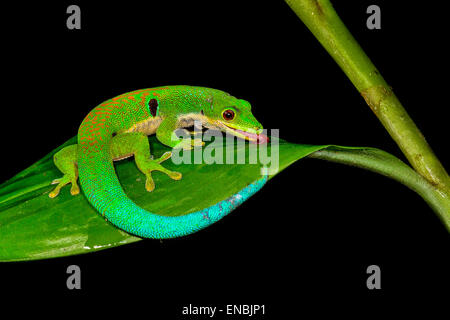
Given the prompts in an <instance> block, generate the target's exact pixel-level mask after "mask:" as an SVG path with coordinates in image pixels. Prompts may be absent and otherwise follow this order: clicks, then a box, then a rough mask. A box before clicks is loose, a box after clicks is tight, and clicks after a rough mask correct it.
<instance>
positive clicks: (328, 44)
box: [285, 0, 450, 197]
mask: <svg viewBox="0 0 450 320" xmlns="http://www.w3.org/2000/svg"><path fill="white" fill-rule="evenodd" d="M285 1H286V3H287V4H288V5H289V6H290V7H291V9H292V10H293V11H294V12H295V13H296V14H297V16H298V17H299V18H300V19H301V20H302V21H303V23H304V24H305V25H306V26H307V27H308V29H309V30H310V31H311V32H312V33H313V34H314V36H315V37H316V38H317V39H318V40H319V42H320V43H321V44H322V46H323V47H324V48H325V49H326V50H327V51H328V53H329V54H330V55H331V56H332V57H333V59H334V60H335V61H336V62H337V64H338V65H339V66H340V67H341V69H342V70H343V71H344V72H345V74H346V75H347V77H348V78H349V79H350V80H351V82H352V83H353V85H354V86H355V87H356V89H357V90H358V91H359V92H360V93H361V95H362V96H363V97H364V99H365V101H366V102H367V104H368V105H369V106H370V108H371V109H372V111H373V112H374V113H375V115H376V116H377V117H378V119H379V120H380V121H381V123H382V124H383V126H384V127H385V128H386V130H387V131H388V132H389V134H390V135H391V137H392V138H393V139H394V141H395V142H396V143H397V144H398V146H399V147H400V149H401V150H402V152H403V153H404V154H405V156H406V158H407V159H408V161H409V162H410V163H411V165H412V166H413V168H414V169H415V170H416V171H417V172H418V173H419V174H420V175H421V176H423V177H424V178H425V179H426V180H427V181H428V182H429V183H430V184H431V185H433V186H435V187H436V188H438V189H440V191H442V192H444V193H446V194H447V195H448V196H449V197H450V178H449V176H448V174H447V172H446V171H445V169H444V167H443V166H442V164H441V163H440V162H439V160H438V159H437V157H436V156H435V155H434V153H433V151H432V150H431V148H430V146H429V145H428V143H427V142H426V140H425V138H424V136H423V135H422V133H421V132H420V130H419V129H418V128H417V126H416V125H415V123H414V122H413V120H412V119H411V118H410V117H409V115H408V113H407V112H406V110H405V109H404V108H403V106H402V104H401V103H400V101H399V100H398V99H397V97H396V96H395V94H394V93H393V91H392V88H391V87H390V86H389V85H388V84H387V83H386V81H385V80H384V79H383V77H382V76H381V75H380V73H379V71H378V70H377V69H376V67H375V66H374V65H373V63H372V62H371V61H370V59H369V58H368V57H367V55H366V54H365V53H364V51H363V50H362V49H361V47H360V46H359V44H358V43H357V42H356V40H355V39H354V38H353V36H352V35H351V33H350V32H349V31H348V29H347V28H346V27H345V25H344V23H343V22H342V21H341V19H340V18H339V16H338V15H337V13H336V11H335V10H334V9H333V6H332V5H331V3H330V1H329V0H285Z"/></svg>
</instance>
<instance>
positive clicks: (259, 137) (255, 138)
mask: <svg viewBox="0 0 450 320" xmlns="http://www.w3.org/2000/svg"><path fill="white" fill-rule="evenodd" d="M220 123H221V124H222V125H223V126H224V127H225V128H226V131H229V132H232V133H233V135H235V136H236V137H239V138H242V139H245V140H248V141H250V142H252V143H256V144H263V143H268V142H269V137H268V136H266V135H265V134H257V133H253V132H249V131H243V130H239V129H236V128H233V127H231V126H229V125H226V124H225V123H223V122H220Z"/></svg>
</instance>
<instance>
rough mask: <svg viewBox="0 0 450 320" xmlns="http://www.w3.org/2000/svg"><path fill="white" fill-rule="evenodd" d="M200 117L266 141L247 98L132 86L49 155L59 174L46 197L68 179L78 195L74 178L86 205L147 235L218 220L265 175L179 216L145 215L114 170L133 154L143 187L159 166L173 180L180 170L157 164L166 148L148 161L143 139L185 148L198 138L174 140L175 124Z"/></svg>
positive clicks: (185, 230)
mask: <svg viewBox="0 0 450 320" xmlns="http://www.w3.org/2000/svg"><path fill="white" fill-rule="evenodd" d="M194 121H200V122H201V123H202V126H204V127H206V128H212V129H218V130H221V131H223V132H227V133H231V134H233V135H234V136H237V137H239V138H243V139H247V140H250V141H253V142H257V143H261V142H263V143H264V142H267V140H268V138H267V137H266V136H264V135H262V134H261V132H262V130H263V127H262V125H261V124H260V123H259V122H258V121H257V120H256V119H255V117H254V116H253V114H252V112H251V106H250V103H249V102H247V101H245V100H242V99H237V98H235V97H233V96H231V95H229V94H228V93H225V92H223V91H220V90H216V89H210V88H204V87H192V86H166V87H157V88H150V89H142V90H136V91H132V92H129V93H125V94H122V95H119V96H117V97H115V98H112V99H109V100H107V101H105V102H103V103H101V104H100V105H98V106H97V107H95V108H94V109H93V110H92V111H91V112H90V113H89V114H88V115H87V116H86V117H85V119H84V120H83V122H82V124H81V126H80V128H79V130H78V144H77V145H71V146H68V147H65V148H63V149H62V150H60V151H59V152H57V153H56V154H55V155H54V163H55V165H56V166H57V167H58V169H59V170H60V171H61V172H62V173H63V177H62V178H61V179H56V180H54V181H53V184H57V186H56V188H54V190H53V191H51V192H50V193H49V197H50V198H54V197H56V196H58V194H59V192H60V190H61V188H62V187H64V186H65V185H67V184H71V189H70V193H71V194H72V195H76V194H78V193H80V188H79V187H78V184H77V180H78V177H79V179H80V184H81V187H82V189H83V192H84V194H85V196H86V198H87V199H88V201H89V202H90V203H91V205H92V206H93V207H94V208H95V209H96V210H97V211H98V212H99V213H100V214H101V215H102V216H104V217H105V219H106V220H107V221H109V222H111V223H112V224H113V225H115V226H116V227H118V228H120V229H122V230H125V231H126V232H129V233H131V234H134V235H137V236H140V237H145V238H159V239H161V238H173V237H178V236H182V235H186V234H189V233H193V232H195V231H198V230H200V229H202V228H205V227H206V226H208V225H210V224H212V223H214V222H215V221H217V220H219V219H221V218H222V217H223V216H224V215H226V214H228V213H229V212H231V211H232V210H233V209H234V208H236V207H237V206H238V205H240V204H241V203H242V202H244V201H245V200H246V199H248V198H249V197H250V196H251V195H253V194H254V193H255V192H257V191H258V190H259V189H260V188H261V187H262V186H263V185H264V183H265V182H266V181H267V176H263V178H261V179H259V180H257V181H255V182H254V183H252V184H250V185H249V186H247V187H246V188H244V189H242V190H241V191H239V192H238V193H237V194H235V195H233V196H231V197H230V198H228V199H225V200H223V201H221V202H219V203H217V204H215V205H213V206H211V207H209V208H206V209H204V210H201V211H197V212H193V213H189V214H186V215H183V216H177V217H164V216H161V215H157V214H154V213H151V212H148V211H146V210H144V209H142V208H140V207H139V206H137V205H136V204H135V203H134V202H132V201H131V200H130V199H129V198H128V197H127V196H126V194H125V193H124V191H123V189H122V187H121V185H120V182H119V180H118V178H117V175H116V173H115V170H114V166H113V161H117V160H121V159H125V158H128V157H131V156H134V159H135V162H136V165H137V167H138V168H139V170H140V171H141V172H142V173H144V174H145V176H146V182H145V188H146V190H147V191H152V190H153V189H154V188H155V183H154V181H153V179H152V175H151V174H152V171H160V172H163V173H165V174H167V175H168V176H169V177H170V178H172V179H174V180H180V179H181V178H182V175H181V173H179V172H175V171H170V170H168V169H166V168H164V167H163V166H162V165H161V163H162V162H163V161H165V160H167V159H169V158H170V157H171V152H166V153H165V154H163V155H162V156H161V157H160V158H158V159H152V157H151V155H150V147H149V143H148V139H147V136H148V135H151V134H156V137H157V139H158V140H159V141H160V142H161V143H163V144H164V145H167V146H169V147H172V148H183V149H191V148H192V147H193V146H196V145H204V142H202V141H200V143H198V142H196V141H197V139H179V138H177V137H176V136H175V135H174V134H173V133H174V131H175V130H176V129H177V128H183V127H190V126H192V125H193V124H194Z"/></svg>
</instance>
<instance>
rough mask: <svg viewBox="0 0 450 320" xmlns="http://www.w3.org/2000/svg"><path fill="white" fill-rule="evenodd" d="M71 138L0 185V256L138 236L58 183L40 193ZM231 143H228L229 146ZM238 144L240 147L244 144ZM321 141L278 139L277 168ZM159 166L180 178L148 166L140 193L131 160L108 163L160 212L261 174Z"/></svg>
mask: <svg viewBox="0 0 450 320" xmlns="http://www.w3.org/2000/svg"><path fill="white" fill-rule="evenodd" d="M149 141H150V147H151V150H152V154H153V155H154V156H155V157H159V156H160V155H162V154H163V153H164V152H166V151H168V150H169V148H167V147H165V146H163V145H162V144H161V143H159V142H157V140H156V139H155V137H154V136H153V137H150V138H149ZM75 142H76V138H75V137H74V138H72V139H70V140H69V141H67V142H66V143H65V144H63V145H62V146H60V147H58V148H56V149H55V150H53V151H52V152H51V153H49V154H48V155H47V156H45V157H44V158H42V159H41V160H39V161H38V162H37V163H35V164H34V165H32V166H31V167H29V168H28V169H26V170H24V171H22V172H20V173H19V174H17V175H16V176H14V177H13V178H12V179H10V180H9V181H7V182H5V183H3V184H1V185H0V261H18V260H35V259H45V258H53V257H61V256H67V255H74V254H80V253H87V252H93V251H97V250H101V249H105V248H112V247H115V246H120V245H123V244H126V243H131V242H135V241H139V240H141V239H140V238H138V237H135V236H132V235H130V234H128V233H126V232H124V231H122V230H119V229H118V228H116V227H114V226H113V225H112V224H110V223H108V222H106V221H105V220H104V219H103V218H102V217H101V216H100V215H99V214H98V213H97V212H96V210H95V209H94V208H93V207H92V206H91V205H90V204H89V203H88V202H87V200H86V199H85V198H84V196H83V195H78V196H71V195H70V193H69V189H70V188H69V187H65V188H63V189H62V190H61V193H60V195H59V196H58V197H56V198H54V199H50V198H49V197H48V193H49V192H50V191H51V190H52V189H53V188H54V185H51V182H52V181H53V179H56V178H60V176H61V173H60V172H59V171H58V169H57V168H56V167H55V166H54V165H53V160H52V158H53V155H54V154H55V153H56V152H57V151H58V150H60V149H61V148H63V147H64V146H67V145H70V144H74V143H75ZM224 148H225V147H224ZM238 148H239V147H238V146H235V149H234V150H235V151H237V150H238ZM241 148H242V146H241ZM245 148H246V149H247V150H248V144H246V146H245ZM321 148H323V146H312V145H295V144H290V143H286V142H284V141H281V142H280V145H279V152H280V164H279V167H280V171H281V170H283V169H284V168H286V167H287V166H289V165H290V164H291V163H293V162H295V161H297V160H298V159H301V158H303V157H305V156H307V155H308V154H310V153H312V152H314V151H316V150H319V149H321ZM269 149H270V148H269ZM224 154H225V149H224ZM246 163H248V154H247V160H246ZM164 166H165V167H167V168H169V169H171V170H176V171H180V172H181V173H182V174H183V179H181V180H180V181H173V180H171V179H170V178H168V177H167V176H166V175H164V174H161V173H155V174H154V175H153V177H154V180H155V183H156V189H155V190H154V191H153V192H151V193H148V192H147V191H146V190H145V188H144V183H145V176H144V175H143V174H142V173H141V172H140V171H139V170H138V169H137V167H136V165H135V163H134V160H133V159H127V160H122V161H118V162H115V167H116V172H117V175H118V177H119V180H120V182H121V184H122V186H123V188H124V190H125V192H126V194H127V195H128V196H129V197H130V198H131V199H132V200H133V201H135V202H136V203H137V204H138V205H139V206H140V207H142V208H144V209H146V210H149V211H151V212H154V213H158V214H161V215H166V216H175V215H183V214H187V213H189V212H193V211H197V210H201V209H204V208H206V207H209V206H211V205H213V204H215V203H217V202H219V201H221V200H224V199H225V198H228V197H229V196H231V195H232V194H235V193H237V192H238V191H240V190H241V189H242V188H244V187H245V186H247V185H248V184H250V183H251V182H253V181H255V180H257V179H259V178H260V177H261V173H260V170H261V164H244V165H243V164H220V165H219V164H214V165H208V164H204V163H203V164H182V165H175V164H174V163H172V161H170V160H168V161H166V162H165V163H164ZM270 177H272V176H270Z"/></svg>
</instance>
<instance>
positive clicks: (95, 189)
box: [79, 158, 268, 239]
mask: <svg viewBox="0 0 450 320" xmlns="http://www.w3.org/2000/svg"><path fill="white" fill-rule="evenodd" d="M102 160H103V161H95V162H94V163H95V165H94V167H93V166H92V164H93V162H90V166H86V165H83V158H81V159H79V162H80V161H81V165H79V171H80V182H81V186H82V188H83V191H84V193H85V195H86V197H87V199H88V201H89V202H90V203H91V204H92V205H93V206H94V208H95V209H97V210H98V211H99V213H100V214H102V215H103V216H104V217H105V218H106V219H107V220H108V221H109V222H110V223H112V224H113V225H115V226H116V227H118V228H120V229H122V230H124V231H126V232H128V233H131V234H133V235H136V236H139V237H143V238H153V239H167V238H176V237H181V236H184V235H188V234H191V233H194V232H197V231H199V230H201V229H204V228H206V227H208V226H209V225H211V224H213V223H214V222H217V221H218V220H220V219H221V218H223V217H224V216H226V215H227V214H229V213H230V212H231V211H233V210H234V209H235V208H237V207H238V206H239V205H241V204H242V203H243V202H245V201H246V200H247V199H248V198H250V197H251V196H252V195H254V194H255V193H256V192H257V191H259V190H260V189H261V188H262V187H263V186H264V184H265V183H266V182H267V179H268V178H267V176H263V177H262V178H261V179H259V180H256V181H255V182H253V183H251V184H249V185H248V186H246V187H245V188H243V189H242V190H240V191H239V192H238V193H236V194H234V195H232V196H231V197H229V198H227V199H225V200H222V201H220V202H218V203H216V204H214V205H212V206H210V207H208V208H205V209H203V210H200V211H196V212H192V213H188V214H185V215H181V216H162V215H158V214H155V213H152V212H149V211H146V210H144V209H142V208H141V207H139V206H138V205H136V204H135V203H134V202H133V201H132V200H131V199H129V198H128V196H127V195H126V194H125V192H124V191H123V189H122V187H121V185H120V182H119V180H118V178H117V176H116V174H115V171H114V166H113V164H112V161H111V160H108V159H102ZM100 172H101V175H99V174H98V173H100ZM87 177H89V178H87Z"/></svg>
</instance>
